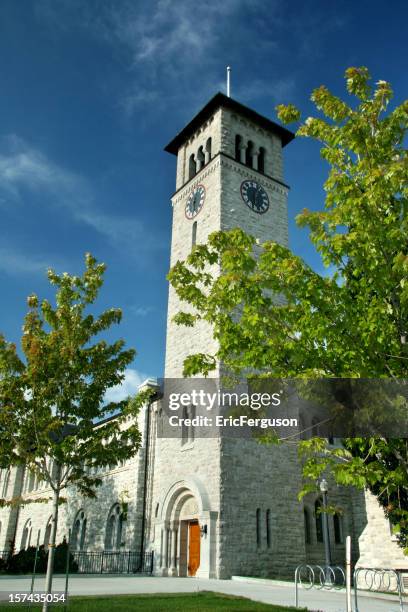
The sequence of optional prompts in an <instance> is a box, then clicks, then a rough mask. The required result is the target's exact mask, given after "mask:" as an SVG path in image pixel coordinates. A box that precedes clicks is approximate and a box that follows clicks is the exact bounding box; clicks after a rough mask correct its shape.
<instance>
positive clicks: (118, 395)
mask: <svg viewBox="0 0 408 612" xmlns="http://www.w3.org/2000/svg"><path fill="white" fill-rule="evenodd" d="M146 378H148V376H146V374H143V373H142V372H139V371H138V370H135V369H134V368H127V369H126V370H125V378H124V380H123V382H122V383H121V384H120V385H115V387H112V388H111V389H108V391H107V392H106V394H105V398H104V401H105V402H106V403H109V402H120V401H121V400H123V399H126V398H127V397H128V396H129V395H135V394H136V392H137V390H138V388H139V386H140V385H141V384H142V382H144V381H145V380H146Z"/></svg>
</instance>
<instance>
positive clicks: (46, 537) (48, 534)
mask: <svg viewBox="0 0 408 612" xmlns="http://www.w3.org/2000/svg"><path fill="white" fill-rule="evenodd" d="M51 528H52V516H50V518H49V519H48V522H47V526H46V528H45V532H44V548H45V549H47V548H48V544H49V543H50V538H51Z"/></svg>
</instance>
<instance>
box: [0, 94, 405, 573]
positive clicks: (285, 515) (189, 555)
mask: <svg viewBox="0 0 408 612" xmlns="http://www.w3.org/2000/svg"><path fill="white" fill-rule="evenodd" d="M292 139H293V134H291V133H290V132H289V131H288V130H286V129H285V128H283V127H281V126H279V125H277V124H276V123H274V122H272V121H270V120H269V119H267V118H266V117H263V116H261V115H259V114H257V113H256V112H254V111H253V110H251V109H249V108H247V107H245V106H243V105H241V104H240V103H238V102H236V101H234V100H233V99H231V98H228V97H226V96H224V95H223V94H220V93H219V94H217V95H215V96H214V97H213V98H212V99H211V100H210V101H209V102H208V104H206V106H205V107H204V108H203V109H202V110H201V111H200V112H199V113H198V114H197V115H196V116H195V117H194V118H193V119H192V120H191V121H190V123H189V124H188V125H187V126H186V127H185V128H184V129H183V130H182V131H181V132H180V133H179V134H178V135H177V136H176V137H175V138H174V139H173V140H172V141H171V142H170V143H169V144H168V145H167V147H166V149H165V150H166V151H167V152H169V153H171V154H173V155H176V156H177V173H176V191H175V193H174V195H173V197H172V199H171V201H172V207H173V227H172V242H171V265H173V264H174V263H176V261H177V260H179V259H181V260H183V259H185V258H186V256H187V255H188V254H189V252H190V250H191V248H192V245H194V244H195V243H197V242H205V241H206V239H207V236H208V235H209V234H210V233H211V232H213V231H216V230H218V229H223V230H227V229H230V228H234V227H237V226H238V227H241V228H242V229H243V230H245V231H246V232H248V233H250V234H252V235H254V236H255V237H256V238H258V239H259V240H260V241H261V242H263V241H266V240H275V241H277V242H279V243H281V244H284V245H287V243H288V222H287V195H288V190H289V187H288V186H287V185H286V183H285V181H284V175H283V153H284V148H285V146H286V145H288V144H289V143H290V141H291V140H292ZM213 272H214V274H216V273H217V270H216V269H214V271H213ZM179 306H180V304H179V301H178V298H177V296H176V295H175V293H174V291H173V290H172V289H171V288H170V289H169V305H168V321H167V344H166V361H165V377H166V378H167V379H171V378H181V377H182V366H183V361H184V359H185V357H186V356H187V355H188V354H190V353H194V352H213V349H214V347H215V341H214V339H213V337H212V333H211V328H210V327H209V326H208V325H206V324H204V323H201V324H200V325H197V326H196V327H194V328H182V327H178V326H176V325H175V323H174V322H173V321H172V319H173V316H174V314H175V313H176V312H177V311H178V309H179ZM218 373H219V372H215V375H217V374H218ZM146 384H148V385H153V386H154V385H155V382H154V381H147V382H146ZM161 418H162V401H161V400H157V401H155V402H153V403H151V404H150V405H149V406H146V407H145V409H144V411H142V413H141V414H140V422H139V426H140V428H141V431H142V432H143V444H142V447H141V449H140V451H139V453H138V454H137V455H136V456H135V457H134V458H133V459H132V460H130V461H127V462H126V463H124V464H123V465H115V466H110V468H109V469H106V470H105V471H104V473H103V474H102V475H101V476H102V479H103V484H102V486H101V487H100V489H99V491H98V497H97V499H95V500H89V499H83V498H81V497H80V496H79V495H78V494H77V493H76V491H75V490H74V489H72V490H69V491H68V492H67V503H66V504H65V505H63V506H62V507H61V511H60V520H59V527H58V539H59V540H62V539H63V537H64V536H66V535H67V533H68V529H71V530H72V545H73V548H75V549H77V550H134V551H140V550H143V551H150V550H152V551H154V572H155V574H157V575H163V576H198V577H213V578H229V577H231V576H232V575H247V576H248V575H252V576H270V577H278V576H288V575H292V574H293V571H294V568H295V566H296V565H298V564H299V563H302V562H305V561H309V562H322V561H323V560H324V546H323V532H322V518H321V514H320V513H319V512H318V508H319V504H320V503H321V502H320V499H318V498H317V497H316V496H312V495H309V496H308V497H306V498H305V499H304V500H303V501H302V502H299V500H298V491H299V489H300V486H301V473H300V466H299V463H298V459H297V452H296V448H295V447H293V446H290V447H289V446H273V447H270V446H261V445H258V444H257V443H256V442H254V441H251V440H244V439H236V438H231V437H228V436H224V435H219V436H217V437H213V438H199V437H196V438H195V437H194V435H193V433H192V432H187V435H185V436H181V437H177V438H176V437H173V438H164V437H160V436H159V435H157V432H158V427H159V426H160V419H161ZM47 494H48V495H49V494H50V491H47V490H46V489H45V488H44V486H43V484H42V483H38V482H36V481H35V478H34V477H33V476H32V475H31V474H30V473H29V472H27V470H24V469H23V468H12V469H11V470H7V471H6V470H3V472H2V474H1V480H0V497H2V496H3V497H5V498H11V497H13V496H14V497H16V496H19V495H23V496H25V497H27V498H30V499H31V500H34V501H35V500H36V499H40V498H45V497H47ZM330 499H331V501H332V502H333V503H335V504H336V506H337V507H339V509H341V510H342V512H339V513H338V514H336V515H335V516H329V519H328V520H329V531H330V541H331V549H332V556H333V561H334V562H336V563H342V562H343V560H344V554H345V547H344V544H345V536H346V535H347V534H350V535H351V536H352V542H353V556H354V560H355V561H356V562H359V563H360V564H362V565H365V566H377V567H378V566H383V567H392V566H398V567H402V566H404V565H406V566H407V568H408V563H407V561H406V559H405V557H404V555H403V553H402V551H401V549H400V548H399V547H398V545H397V543H396V542H395V541H393V537H392V536H391V532H390V528H389V525H388V521H387V520H386V518H385V516H384V513H383V510H382V509H381V508H380V506H379V505H378V503H377V501H376V499H375V498H374V497H373V496H372V495H370V494H369V493H368V492H366V493H363V492H359V491H354V490H352V489H341V488H339V487H336V486H335V485H334V484H332V486H331V489H330ZM49 533H50V505H49V504H47V503H45V502H43V503H38V504H36V503H30V504H29V503H27V504H26V505H23V506H21V507H19V508H12V509H11V510H10V509H8V508H3V509H0V550H5V549H7V547H8V546H9V545H10V542H13V543H14V546H15V548H16V549H17V550H18V549H20V548H25V547H27V546H28V545H34V544H35V543H36V542H37V538H39V542H40V543H45V544H47V543H48V538H49Z"/></svg>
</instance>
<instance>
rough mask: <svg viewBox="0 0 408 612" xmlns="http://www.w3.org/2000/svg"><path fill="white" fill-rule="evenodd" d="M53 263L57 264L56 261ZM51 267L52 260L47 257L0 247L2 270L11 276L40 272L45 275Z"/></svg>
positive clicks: (0, 268)
mask: <svg viewBox="0 0 408 612" xmlns="http://www.w3.org/2000/svg"><path fill="white" fill-rule="evenodd" d="M53 263H54V266H55V261H54V262H53ZM50 267H51V262H50V261H47V260H45V259H38V258H36V257H32V256H29V255H26V254H24V253H21V252H18V251H15V250H13V249H9V248H5V247H1V248H0V270H1V271H2V272H5V273H6V274H9V275H10V276H14V275H15V274H36V273H38V272H41V273H43V274H44V275H45V274H46V272H47V270H48V268H50Z"/></svg>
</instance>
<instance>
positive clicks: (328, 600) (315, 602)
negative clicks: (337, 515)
mask: <svg viewBox="0 0 408 612" xmlns="http://www.w3.org/2000/svg"><path fill="white" fill-rule="evenodd" d="M30 581H31V578H30V577H28V576H2V577H0V592H1V593H0V595H1V598H2V599H3V600H4V598H5V597H4V595H5V593H6V592H10V591H14V592H21V591H29V589H30ZM64 584H65V581H64V578H63V577H60V576H57V577H56V578H54V582H53V590H54V591H63V590H64ZM43 588H44V577H39V578H37V580H36V583H35V590H39V591H41V590H42V589H43ZM196 591H216V592H218V593H228V594H230V595H240V596H242V597H248V598H249V599H253V600H255V601H261V602H264V603H274V604H281V605H284V606H293V605H294V586H293V585H291V584H290V583H288V584H285V583H282V582H273V581H266V580H265V581H262V580H259V581H257V580H251V579H248V580H246V579H239V580H207V579H203V578H157V577H152V576H112V575H103V576H99V575H98V576H89V575H87V576H72V577H71V578H70V582H69V593H70V595H112V594H118V595H119V594H129V593H187V592H188V593H191V592H196ZM386 597H387V596H381V595H377V596H368V595H367V594H365V593H364V594H363V595H362V596H361V597H360V599H359V612H399V604H398V601H397V600H396V599H395V598H386ZM299 605H300V606H301V607H307V609H308V610H313V611H319V612H345V606H346V604H345V593H343V592H331V591H319V590H316V589H313V590H311V591H303V590H301V591H300V597H299ZM406 610H407V612H408V604H407V606H406Z"/></svg>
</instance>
